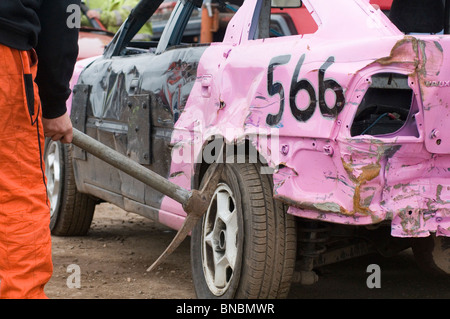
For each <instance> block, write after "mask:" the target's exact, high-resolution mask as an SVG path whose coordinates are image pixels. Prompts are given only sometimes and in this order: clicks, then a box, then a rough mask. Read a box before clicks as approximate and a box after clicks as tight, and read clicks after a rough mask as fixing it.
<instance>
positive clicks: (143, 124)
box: [127, 94, 152, 165]
mask: <svg viewBox="0 0 450 319" xmlns="http://www.w3.org/2000/svg"><path fill="white" fill-rule="evenodd" d="M127 105H128V108H129V116H128V143H127V156H128V157H129V158H131V159H132V160H134V161H136V162H138V163H139V164H143V165H150V164H151V162H152V153H151V118H150V117H151V116H150V96H149V95H147V94H139V95H130V96H128V98H127Z"/></svg>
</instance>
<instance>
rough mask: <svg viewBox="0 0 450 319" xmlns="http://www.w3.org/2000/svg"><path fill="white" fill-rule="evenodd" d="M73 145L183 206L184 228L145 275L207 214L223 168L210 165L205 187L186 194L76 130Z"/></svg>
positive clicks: (177, 186)
mask: <svg viewBox="0 0 450 319" xmlns="http://www.w3.org/2000/svg"><path fill="white" fill-rule="evenodd" d="M72 144H73V145H75V146H78V147H79V148H81V149H83V150H85V151H87V152H88V153H91V154H92V155H94V156H96V157H98V158H99V159H101V160H103V161H105V162H107V163H108V164H110V165H112V166H114V167H115V168H117V169H119V170H121V171H123V172H125V173H127V174H128V175H130V176H131V177H134V178H136V179H137V180H139V181H141V182H143V183H144V184H146V185H148V186H150V187H152V188H154V189H155V190H157V191H159V192H161V193H162V194H164V195H166V196H168V197H170V198H172V199H174V200H175V201H177V202H178V203H180V204H181V205H182V206H183V209H184V210H185V212H186V213H187V216H186V218H185V221H184V224H183V226H182V227H181V229H180V230H179V231H178V233H177V235H176V236H175V238H174V239H173V240H172V242H171V243H170V245H169V246H168V247H167V249H166V250H165V251H164V252H163V254H162V255H161V256H160V257H159V258H158V259H157V260H156V262H155V263H153V265H152V266H150V268H149V269H148V271H151V270H152V269H154V268H155V267H156V266H157V265H159V264H160V263H161V262H162V261H163V260H164V259H165V258H166V257H167V256H168V255H170V254H171V253H172V252H173V251H174V250H175V249H176V248H177V247H178V246H179V245H180V244H181V242H182V241H183V240H184V239H185V238H186V236H187V235H188V234H189V233H190V231H191V230H192V228H193V227H194V226H195V224H196V223H197V221H198V220H199V219H200V218H201V217H202V216H203V214H204V213H205V212H206V210H207V209H208V206H209V203H210V201H211V198H212V196H213V194H214V190H215V188H216V186H217V183H218V182H219V178H220V176H221V174H222V170H223V165H221V164H213V165H216V169H215V170H214V172H213V173H212V174H211V175H210V176H209V177H208V180H207V182H206V183H204V187H203V188H202V189H201V190H196V189H194V190H192V191H188V190H186V189H184V188H183V187H180V186H179V185H177V184H175V183H172V182H170V181H169V180H167V179H165V178H164V177H162V176H160V175H158V174H157V173H155V172H153V171H151V170H149V169H147V168H145V167H143V166H142V165H140V164H138V163H136V162H135V161H133V160H131V159H129V158H128V157H126V156H125V155H123V154H121V153H119V152H117V151H115V150H113V149H111V148H110V147H108V146H106V145H104V144H102V143H100V142H99V141H97V140H96V139H94V138H92V137H90V136H88V135H86V134H84V133H82V132H80V131H79V130H77V129H76V128H73V140H72Z"/></svg>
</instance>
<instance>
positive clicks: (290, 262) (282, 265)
mask: <svg viewBox="0 0 450 319" xmlns="http://www.w3.org/2000/svg"><path fill="white" fill-rule="evenodd" d="M260 168H261V167H260V165H256V164H250V163H246V164H232V165H228V164H227V165H226V166H225V169H224V173H223V174H222V176H221V179H220V182H219V184H218V185H217V188H216V190H215V193H214V196H213V198H212V200H211V203H210V205H209V208H208V210H207V212H206V213H205V215H204V216H203V218H202V219H201V221H199V222H198V223H197V225H196V226H195V227H194V229H193V231H192V236H191V265H192V274H193V281H194V287H195V291H196V294H197V297H198V298H225V299H229V298H249V299H253V298H286V297H287V294H288V292H289V288H290V284H291V279H292V275H293V272H294V266H295V254H296V229H295V221H294V218H293V216H291V215H288V214H286V212H285V210H284V209H283V204H282V203H280V202H278V201H275V200H274V199H273V197H272V182H271V179H270V175H263V174H260V173H259V169H260ZM208 173H210V172H209V171H207V172H206V174H208ZM205 176H206V175H205ZM203 180H205V178H204V179H203Z"/></svg>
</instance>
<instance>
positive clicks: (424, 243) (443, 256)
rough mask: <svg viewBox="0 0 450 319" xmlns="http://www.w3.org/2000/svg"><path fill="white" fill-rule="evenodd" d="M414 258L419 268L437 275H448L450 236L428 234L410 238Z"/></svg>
mask: <svg viewBox="0 0 450 319" xmlns="http://www.w3.org/2000/svg"><path fill="white" fill-rule="evenodd" d="M412 249H413V252H414V258H415V259H416V261H417V264H418V265H419V267H420V268H422V269H424V270H425V271H427V272H430V273H432V274H437V275H447V276H448V275H450V237H444V236H435V235H434V234H433V235H430V236H428V237H425V238H414V239H413V240H412Z"/></svg>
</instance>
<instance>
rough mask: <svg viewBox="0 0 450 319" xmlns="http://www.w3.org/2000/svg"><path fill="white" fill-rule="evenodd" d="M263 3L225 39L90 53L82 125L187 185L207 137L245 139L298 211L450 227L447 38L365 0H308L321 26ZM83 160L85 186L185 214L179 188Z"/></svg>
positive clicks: (168, 218)
mask: <svg viewBox="0 0 450 319" xmlns="http://www.w3.org/2000/svg"><path fill="white" fill-rule="evenodd" d="M265 3H266V2H265V1H262V0H246V1H245V2H244V3H243V5H242V6H241V7H240V8H239V10H238V11H237V13H236V14H235V15H234V16H233V18H232V20H231V21H230V23H229V24H228V27H227V30H226V33H225V36H224V39H223V41H222V42H216V43H211V44H210V45H196V44H193V45H187V46H181V47H174V48H168V49H167V50H160V47H158V49H157V51H160V52H156V53H155V52H146V53H143V54H139V55H136V56H132V57H131V56H130V57H127V56H125V57H102V58H100V59H98V60H96V61H95V62H94V63H92V64H91V65H89V66H88V67H87V68H86V69H85V70H84V71H83V73H82V75H81V76H80V81H79V82H78V83H79V85H86V86H88V87H90V95H89V97H86V101H88V106H89V107H88V108H87V110H88V111H87V112H88V114H87V121H86V126H85V132H86V133H88V134H89V135H91V136H95V137H96V138H97V139H99V140H100V141H101V142H103V143H104V144H107V145H109V146H111V147H113V148H115V149H116V150H119V151H120V152H122V153H124V154H128V155H129V156H130V157H131V158H133V159H135V160H136V161H138V162H140V163H141V164H143V165H146V166H147V167H149V168H150V169H152V170H154V171H156V172H158V173H159V174H161V175H162V176H164V177H167V178H168V179H169V180H170V181H172V182H174V183H176V184H178V185H180V186H182V187H185V188H187V189H191V188H193V187H198V183H197V180H198V174H200V173H199V170H200V168H201V164H202V163H203V162H204V161H205V158H204V157H205V149H206V148H207V147H208V144H209V143H210V142H211V140H213V139H214V138H217V137H221V138H223V139H224V140H225V141H226V142H227V144H231V145H234V144H237V145H239V144H242V143H245V142H246V141H248V142H249V143H250V144H251V145H252V146H253V148H254V149H255V150H256V151H257V152H258V154H259V156H260V157H261V158H262V159H263V160H264V161H265V162H267V165H268V166H269V167H270V168H271V169H272V170H273V171H270V172H269V171H267V172H266V173H272V172H273V190H274V197H275V198H277V199H279V200H280V201H283V202H284V203H286V204H287V205H288V206H289V209H288V213H289V214H292V215H295V216H299V217H304V218H309V219H317V220H322V221H327V222H332V223H339V224H350V225H370V224H379V223H382V222H385V221H387V222H390V223H391V225H392V226H391V234H392V235H393V236H395V237H424V236H428V235H429V234H430V232H431V233H436V235H438V236H450V212H449V208H450V191H449V190H450V182H449V181H450V179H449V178H450V156H449V153H450V140H449V139H448V138H446V137H447V133H446V130H445V129H444V127H445V123H446V121H447V118H448V116H449V114H448V112H449V111H448V97H447V94H446V92H445V91H446V90H448V89H449V86H450V84H449V80H450V74H449V72H450V70H448V67H445V66H446V65H448V62H449V57H448V54H449V53H448V52H450V51H449V50H450V40H449V39H448V37H447V36H443V35H442V36H440V35H404V34H403V33H402V32H400V31H399V30H398V29H397V28H396V27H395V26H394V25H393V24H392V23H391V22H390V21H389V19H388V18H387V17H386V16H385V15H384V14H383V13H382V12H381V11H380V10H376V9H374V8H373V7H372V6H371V5H370V4H369V2H368V1H365V0H353V1H348V0H335V1H333V2H332V3H330V1H325V0H304V1H303V5H304V6H306V7H307V9H308V11H309V12H310V13H311V15H312V17H313V18H314V19H315V21H316V23H317V25H318V30H317V31H316V32H315V33H314V34H305V35H289V36H283V37H269V36H268V35H267V34H263V32H264V30H261V28H258V20H259V19H260V12H261V11H263V10H264V4H265ZM340 10H342V12H345V14H346V15H349V16H351V17H352V20H351V21H350V20H348V19H347V20H346V19H338V18H337V17H338V16H339V15H336V12H339V11H340ZM355 25H357V26H358V27H356V28H355ZM118 59H120V63H117V61H118ZM80 100H83V99H80ZM74 101H75V99H74ZM81 104H82V103H81ZM144 105H149V106H150V107H149V108H145V107H144ZM78 107H84V105H80V106H78ZM74 108H75V111H76V108H77V106H76V105H74ZM133 114H134V116H133ZM142 118H144V119H149V121H148V124H147V125H146V124H145V121H143V122H142V121H141V122H139V119H142ZM146 137H149V138H147V139H146ZM136 141H138V142H136ZM139 141H140V142H139ZM75 169H76V171H77V172H78V174H77V186H78V188H79V189H80V190H82V191H83V192H87V193H91V194H94V195H95V196H98V197H99V198H103V199H105V200H108V201H110V202H113V203H116V204H118V205H119V206H120V207H123V208H125V209H127V210H130V211H135V212H138V213H140V214H143V215H146V216H148V217H151V218H153V219H156V220H158V221H160V222H161V223H163V224H166V225H168V226H170V227H173V228H175V229H178V228H180V227H181V224H182V222H183V220H184V218H183V217H184V216H185V213H184V211H183V209H182V207H181V205H180V204H178V203H176V202H175V201H173V200H171V199H170V198H168V197H164V196H162V195H160V194H156V193H155V192H154V191H153V190H151V189H150V188H149V187H147V186H145V185H143V184H142V183H140V182H136V181H133V180H132V179H131V178H130V177H127V176H126V175H125V174H124V173H121V172H119V171H117V170H116V169H113V168H112V167H111V168H110V167H107V166H105V164H103V163H101V161H99V160H96V159H95V158H92V157H90V156H87V158H82V157H81V156H79V157H78V158H77V160H76V161H75ZM113 181H114V182H113ZM117 181H120V182H117ZM100 185H101V187H100Z"/></svg>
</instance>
